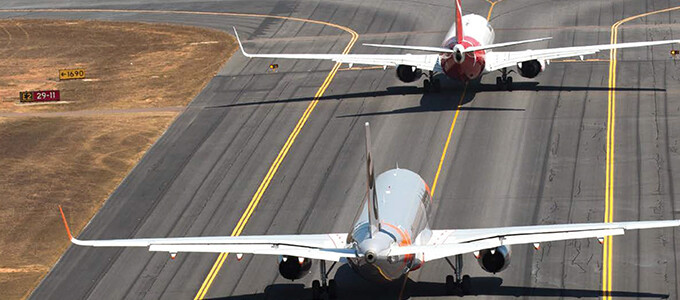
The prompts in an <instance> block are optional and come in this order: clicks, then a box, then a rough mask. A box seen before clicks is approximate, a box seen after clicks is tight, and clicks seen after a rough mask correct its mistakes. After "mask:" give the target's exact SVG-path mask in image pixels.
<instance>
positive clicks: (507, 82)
mask: <svg viewBox="0 0 680 300" xmlns="http://www.w3.org/2000/svg"><path fill="white" fill-rule="evenodd" d="M234 33H235V34H236V38H237V40H238V43H239V46H240V48H241V52H243V55H245V56H246V57H249V58H252V57H259V58H290V59H321V60H332V61H335V62H339V63H347V64H349V65H350V67H351V66H352V65H354V64H363V65H376V66H383V68H387V66H392V67H396V69H397V77H398V78H399V79H400V80H401V81H403V82H413V81H416V80H418V79H419V78H420V77H422V75H423V74H426V76H427V77H428V78H429V80H428V79H425V80H424V81H423V87H424V91H425V92H429V91H430V90H431V89H432V90H434V91H439V90H440V83H439V80H438V79H436V78H434V76H435V74H437V73H444V74H445V75H446V76H448V77H449V78H452V79H454V80H459V81H462V82H468V81H470V80H474V79H478V78H480V77H481V76H482V75H484V74H487V73H490V72H493V71H500V72H501V76H499V77H496V85H497V86H498V87H499V88H502V87H503V86H505V87H507V88H508V89H511V86H512V77H510V76H508V73H509V72H508V68H510V67H517V72H518V73H519V74H520V75H521V76H523V77H526V78H534V77H536V76H538V74H539V73H540V72H542V71H543V70H545V67H546V66H547V65H548V64H549V63H550V60H553V59H558V58H567V57H580V58H581V59H583V56H584V55H589V54H595V53H597V52H599V51H602V50H610V49H621V48H634V47H645V46H655V45H663V44H672V43H680V40H665V41H655V42H634V43H621V44H606V45H593V46H575V47H562V48H551V49H538V50H523V51H508V52H501V51H498V52H496V51H491V50H492V49H496V48H502V47H507V46H513V45H519V44H526V43H533V42H539V41H544V40H548V39H550V38H549V37H548V38H537V39H530V40H523V41H515V42H505V43H497V44H494V43H493V42H494V37H495V33H494V30H493V28H492V27H491V24H489V22H488V21H487V20H486V18H484V17H482V16H479V15H475V14H469V15H465V16H462V9H461V4H460V0H456V13H455V23H454V24H453V25H452V26H451V28H450V29H449V31H448V33H447V34H446V38H445V39H444V42H443V43H442V46H440V47H430V46H402V45H383V44H364V45H365V46H371V47H382V48H395V49H405V50H416V51H424V52H434V53H435V54H413V55H412V54H250V53H246V51H245V50H244V48H243V45H242V44H241V40H240V39H239V37H238V33H236V28H234ZM425 71H427V72H425Z"/></svg>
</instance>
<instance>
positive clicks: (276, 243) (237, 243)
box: [59, 207, 357, 261]
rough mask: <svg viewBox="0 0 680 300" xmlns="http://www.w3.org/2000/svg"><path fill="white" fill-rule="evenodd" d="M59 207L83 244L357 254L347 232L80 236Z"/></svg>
mask: <svg viewBox="0 0 680 300" xmlns="http://www.w3.org/2000/svg"><path fill="white" fill-rule="evenodd" d="M59 210H60V211H61V214H62V218H63V220H64V225H65V226H66V231H67V233H68V236H69V238H70V239H71V242H72V243H74V244H76V245H80V246H89V247H146V248H148V249H149V251H159V252H168V253H170V254H177V253H180V252H203V253H222V252H230V253H240V254H243V253H248V254H264V255H287V256H297V257H305V258H311V259H322V260H328V261H342V260H343V259H345V258H348V257H356V256H357V253H356V251H355V250H354V249H352V248H348V245H347V244H346V242H345V241H346V240H347V234H346V233H331V234H299V235H253V236H213V237H176V238H148V239H147V238H140V239H115V240H79V239H76V238H74V237H73V235H71V230H70V229H69V227H68V224H67V223H66V218H65V217H64V212H63V211H62V209H61V207H59Z"/></svg>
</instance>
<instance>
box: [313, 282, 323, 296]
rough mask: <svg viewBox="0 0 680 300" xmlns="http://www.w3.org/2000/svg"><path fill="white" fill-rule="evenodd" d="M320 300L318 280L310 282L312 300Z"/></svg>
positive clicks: (319, 283)
mask: <svg viewBox="0 0 680 300" xmlns="http://www.w3.org/2000/svg"><path fill="white" fill-rule="evenodd" d="M320 299H321V282H319V281H318V280H314V281H312V300H320Z"/></svg>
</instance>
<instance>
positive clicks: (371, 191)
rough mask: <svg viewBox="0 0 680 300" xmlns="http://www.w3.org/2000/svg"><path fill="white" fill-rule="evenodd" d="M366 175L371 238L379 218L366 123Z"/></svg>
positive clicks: (377, 228)
mask: <svg viewBox="0 0 680 300" xmlns="http://www.w3.org/2000/svg"><path fill="white" fill-rule="evenodd" d="M365 126H366V175H367V176H368V181H367V183H368V184H367V195H368V203H367V204H366V205H368V224H369V225H370V227H371V237H373V235H374V234H375V233H377V232H378V231H380V217H379V214H378V195H377V192H376V190H375V171H374V170H373V155H371V127H370V125H369V124H368V122H366V124H365Z"/></svg>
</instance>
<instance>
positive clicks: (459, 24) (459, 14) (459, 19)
mask: <svg viewBox="0 0 680 300" xmlns="http://www.w3.org/2000/svg"><path fill="white" fill-rule="evenodd" d="M455 1H456V43H457V44H460V43H462V42H463V8H462V7H461V4H460V1H461V0H455Z"/></svg>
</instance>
